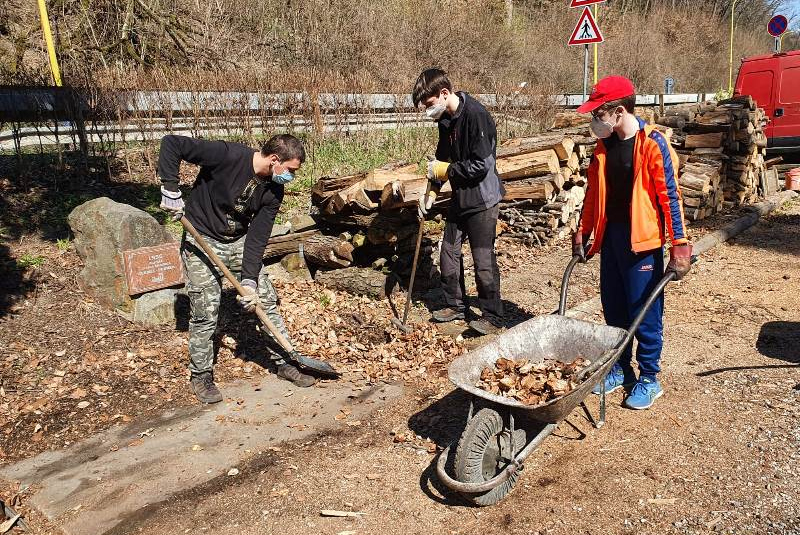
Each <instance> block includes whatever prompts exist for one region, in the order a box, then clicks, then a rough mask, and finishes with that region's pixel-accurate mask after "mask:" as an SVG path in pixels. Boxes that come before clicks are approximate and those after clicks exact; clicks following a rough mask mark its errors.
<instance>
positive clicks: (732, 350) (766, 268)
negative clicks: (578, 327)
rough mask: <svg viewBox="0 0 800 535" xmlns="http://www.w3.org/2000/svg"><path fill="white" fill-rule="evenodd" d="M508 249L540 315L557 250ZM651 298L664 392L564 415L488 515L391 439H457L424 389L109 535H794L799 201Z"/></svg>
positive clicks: (798, 451)
mask: <svg viewBox="0 0 800 535" xmlns="http://www.w3.org/2000/svg"><path fill="white" fill-rule="evenodd" d="M722 222H724V221H722V220H718V221H716V222H711V223H710V226H711V228H713V225H714V224H721V223H722ZM706 230H707V229H705V228H699V227H695V228H694V233H695V234H696V235H697V234H702V233H703V232H705V231H706ZM520 254H521V253H519V252H510V253H508V254H504V255H501V263H502V264H503V265H504V266H505V269H504V278H503V291H504V296H505V298H506V299H508V300H509V301H511V302H514V303H516V304H517V305H519V307H520V308H521V309H524V310H527V311H530V312H535V313H542V312H549V311H550V310H552V308H553V307H554V305H555V303H556V299H557V289H558V281H559V280H560V275H561V270H562V269H563V266H564V265H565V263H566V259H567V257H568V254H569V253H568V251H567V249H566V246H565V245H564V246H562V247H560V248H552V249H549V250H544V251H542V250H540V251H536V252H534V253H530V254H528V256H526V257H521V256H519V255H520ZM596 269H597V262H593V263H591V264H590V265H589V266H586V267H585V269H584V271H583V272H582V273H576V276H577V278H576V281H575V284H574V289H573V291H572V296H573V297H572V300H573V301H579V300H583V299H585V298H587V297H591V296H593V295H594V294H595V292H596V287H595V286H594V285H595V284H596V277H597V275H596ZM667 294H668V295H667V301H666V316H665V339H666V343H665V350H664V356H663V368H664V372H663V374H662V381H663V383H664V386H665V390H666V393H665V395H664V396H663V397H662V398H661V399H660V400H659V401H658V402H657V403H656V404H655V405H654V406H653V408H652V409H650V410H648V411H641V412H635V411H630V410H626V409H624V408H622V406H621V401H622V397H621V394H619V393H615V394H612V395H611V402H610V407H609V417H608V422H607V424H606V425H605V426H604V427H603V428H602V429H599V430H597V429H594V428H592V427H591V426H590V425H589V422H588V420H587V419H586V417H585V416H584V415H583V413H581V412H580V411H576V412H574V413H573V414H572V415H570V416H569V417H568V418H567V420H566V421H565V422H564V423H562V424H561V425H560V426H559V427H558V429H557V430H556V432H555V433H554V435H553V436H552V437H550V438H548V439H547V440H546V441H545V443H544V444H543V445H542V446H541V447H540V448H538V449H537V450H536V451H535V452H534V454H533V455H532V456H531V457H530V459H529V461H528V462H527V463H526V469H525V471H524V473H523V475H522V477H521V479H520V481H519V483H518V484H517V487H516V488H515V489H514V491H513V492H512V493H511V494H510V495H509V496H508V497H507V498H506V499H505V500H503V501H502V502H500V503H499V504H497V505H495V506H492V507H489V508H483V509H478V508H473V507H469V506H466V505H465V504H464V503H463V502H462V501H461V500H460V499H459V498H458V497H457V496H454V495H453V494H451V493H449V492H443V491H442V487H441V485H440V484H439V483H438V482H437V481H436V479H435V477H433V478H431V476H432V474H433V465H432V462H434V461H435V455H434V454H433V453H431V452H430V448H425V447H421V446H419V445H418V444H417V443H416V442H411V443H408V442H403V441H397V439H396V438H395V437H396V436H397V435H398V434H399V435H405V434H408V433H413V434H416V435H418V436H419V437H420V438H422V439H424V438H430V439H431V441H433V442H434V443H436V444H438V445H439V447H440V448H441V447H443V446H445V445H447V444H448V443H449V442H450V441H452V440H454V439H455V438H457V436H458V434H459V428H460V427H461V426H463V418H464V414H465V412H466V403H467V402H466V398H465V396H464V395H462V394H461V393H459V392H454V391H452V388H451V387H450V386H448V385H447V383H445V382H440V383H439V384H433V385H431V384H426V385H425V386H420V387H418V388H413V385H412V387H411V388H408V389H407V391H408V394H407V395H406V396H405V397H404V398H403V399H402V400H400V401H399V402H398V403H397V404H396V405H395V406H393V407H391V408H390V409H386V410H383V411H382V412H379V413H377V414H375V415H374V416H373V418H372V419H371V420H370V421H369V422H365V423H364V425H362V426H359V427H352V428H349V429H346V430H343V431H342V433H341V434H336V435H329V436H320V437H318V438H317V439H316V440H314V441H312V442H310V443H304V444H287V445H286V447H285V448H284V449H282V450H281V451H280V452H279V453H278V454H277V455H273V454H272V453H270V454H269V455H263V456H258V455H256V456H254V457H253V458H252V459H251V460H250V462H249V464H246V465H244V467H243V469H242V472H241V475H240V476H238V477H237V478H235V479H234V478H228V479H224V480H220V481H217V482H215V484H213V485H209V486H207V487H206V488H203V489H197V490H196V491H195V492H192V493H188V494H187V495H186V496H183V497H180V498H176V499H174V500H171V501H169V502H167V503H164V504H161V506H160V507H159V508H157V512H156V513H154V514H152V515H150V516H142V517H141V518H138V519H132V520H131V522H129V523H127V524H126V526H125V527H124V529H121V530H120V533H165V534H171V533H175V534H177V533H206V532H208V533H212V532H213V533H218V534H228V533H230V534H234V533H236V534H249V533H283V534H293V533H297V534H300V533H326V534H327V533H330V534H340V535H344V534H345V533H348V534H351V535H352V534H369V533H386V532H389V531H391V532H403V533H433V532H437V533H452V534H457V533H458V534H463V533H476V534H478V533H496V532H503V533H531V534H536V533H539V534H544V533H548V534H572V533H642V534H645V533H653V534H661V533H681V534H701V533H730V534H734V533H735V534H750V533H770V534H797V533H800V501H799V500H800V468H798V467H799V466H800V463H798V458H800V403H799V402H800V370H799V369H798V364H800V349H798V348H800V314H798V311H800V202H798V201H794V203H793V204H792V205H790V206H788V207H787V208H785V209H784V210H782V211H780V212H778V213H776V214H773V215H772V216H770V217H768V218H766V219H765V220H764V221H763V222H761V223H759V225H757V226H756V227H754V228H752V229H750V230H749V231H747V232H745V233H744V234H742V235H740V236H739V237H738V238H737V239H735V240H734V241H733V242H731V243H728V244H725V245H723V246H721V247H719V248H717V249H715V250H713V251H711V252H709V253H707V254H706V255H704V256H703V258H702V259H701V260H700V262H698V263H697V264H696V265H695V267H694V269H693V271H692V273H691V274H690V276H688V277H687V278H686V279H685V280H684V281H682V282H680V283H678V284H673V285H671V286H670V287H669V288H668V291H667ZM589 407H590V409H592V410H595V409H596V400H594V399H590V400H589ZM322 509H339V510H348V511H357V512H363V513H365V514H364V515H359V516H357V517H354V518H323V517H321V516H320V510H322Z"/></svg>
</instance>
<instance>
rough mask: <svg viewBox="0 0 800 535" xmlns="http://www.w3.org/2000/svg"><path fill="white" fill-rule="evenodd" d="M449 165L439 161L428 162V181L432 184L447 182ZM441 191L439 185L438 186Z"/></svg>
mask: <svg viewBox="0 0 800 535" xmlns="http://www.w3.org/2000/svg"><path fill="white" fill-rule="evenodd" d="M449 167H450V164H449V163H447V162H442V161H440V160H430V161H429V162H428V180H430V181H432V182H447V178H448V177H447V169H448V168H449ZM439 189H441V185H440V186H439Z"/></svg>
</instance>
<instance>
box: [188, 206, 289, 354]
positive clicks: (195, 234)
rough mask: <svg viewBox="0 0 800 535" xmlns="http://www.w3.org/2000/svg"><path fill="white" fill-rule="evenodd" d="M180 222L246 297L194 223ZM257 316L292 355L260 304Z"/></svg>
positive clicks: (240, 285) (257, 307) (286, 343)
mask: <svg viewBox="0 0 800 535" xmlns="http://www.w3.org/2000/svg"><path fill="white" fill-rule="evenodd" d="M180 221H181V224H182V225H183V228H185V229H186V232H188V233H189V234H191V235H192V238H194V240H195V241H196V242H197V245H199V246H200V248H201V249H202V250H203V252H204V253H205V254H206V256H207V257H208V258H209V259H210V260H211V261H212V262H213V263H214V265H215V266H217V268H219V270H220V271H222V274H223V275H224V276H225V278H226V279H228V282H230V283H231V284H233V287H234V288H236V292H237V293H238V294H239V295H241V296H244V287H242V284H241V283H240V282H239V281H238V279H237V278H236V277H235V276H234V274H233V273H231V270H230V269H228V266H226V265H225V264H224V263H223V262H222V260H221V259H220V257H218V256H217V253H215V252H214V250H213V249H211V247H209V246H208V243H206V240H205V239H203V236H202V235H201V234H200V233H199V232H197V229H196V228H194V225H192V223H191V222H190V221H189V220H188V219H186V216H182V217H181V219H180ZM256 316H258V319H260V320H261V323H262V324H264V327H266V328H267V330H268V331H269V332H270V334H271V335H272V336H273V337H274V338H275V339H276V340H277V341H278V343H279V344H280V345H281V347H282V348H283V349H284V350H286V351H287V352H289V353H291V352H292V350H293V348H292V344H291V343H289V340H287V339H286V337H285V336H283V335H282V334H281V332H280V331H279V330H278V328H277V327H275V325H273V323H272V322H271V321H270V320H269V318H268V317H267V313H266V312H264V309H263V308H261V305H258V304H257V305H256Z"/></svg>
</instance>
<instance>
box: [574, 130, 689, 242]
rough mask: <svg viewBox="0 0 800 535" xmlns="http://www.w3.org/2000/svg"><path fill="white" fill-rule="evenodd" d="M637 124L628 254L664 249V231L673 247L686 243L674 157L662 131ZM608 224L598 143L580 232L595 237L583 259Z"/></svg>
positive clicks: (603, 154) (603, 153)
mask: <svg viewBox="0 0 800 535" xmlns="http://www.w3.org/2000/svg"><path fill="white" fill-rule="evenodd" d="M637 119H638V118H637ZM638 121H639V132H637V133H636V141H634V145H633V194H632V195H631V250H632V251H633V252H635V253H641V252H644V251H652V250H653V249H658V248H659V247H663V246H664V243H666V239H665V235H664V227H665V226H666V228H667V231H668V232H669V237H670V241H671V242H672V244H673V245H679V244H683V243H688V241H689V239H688V234H687V232H686V223H685V219H684V217H683V202H682V200H681V190H680V186H679V185H678V161H679V160H678V156H677V154H675V151H674V150H673V149H672V147H670V145H669V142H668V141H667V138H666V137H664V135H663V134H662V133H661V132H659V131H658V130H656V128H655V127H653V126H649V125H647V124H645V122H644V121H643V120H641V119H638ZM612 135H615V134H612ZM606 221H607V218H606V147H605V145H604V144H603V141H602V140H598V142H597V147H596V148H595V150H594V157H593V158H592V163H591V164H590V165H589V185H588V187H587V189H586V198H585V199H584V201H583V212H582V213H581V221H580V226H579V229H578V230H579V232H581V233H582V234H583V235H584V236H587V235H589V234H591V233H592V232H593V233H594V242H593V243H592V246H591V247H590V248H589V251H588V253H587V254H595V253H597V252H598V251H599V250H600V247H601V246H602V244H603V233H604V231H605V227H606Z"/></svg>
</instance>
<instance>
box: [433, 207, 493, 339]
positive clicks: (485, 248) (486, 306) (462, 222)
mask: <svg viewBox="0 0 800 535" xmlns="http://www.w3.org/2000/svg"><path fill="white" fill-rule="evenodd" d="M499 212H500V207H499V206H497V205H495V206H493V207H492V208H488V209H486V210H483V211H481V212H476V213H473V214H469V215H466V216H458V215H455V216H454V214H449V215H448V217H447V223H446V225H445V227H444V239H443V240H442V253H441V257H440V261H439V264H440V265H439V267H440V269H441V271H442V289H443V290H444V298H445V303H446V304H447V306H448V307H450V308H454V309H456V310H460V311H463V310H464V309H465V305H464V299H465V296H466V295H467V290H466V287H465V284H464V258H463V256H462V254H463V253H462V251H461V247H462V245H463V244H464V237H465V236H466V238H467V239H468V240H469V245H470V248H471V249H472V260H473V262H474V264H475V283H476V285H477V286H478V306H479V307H480V309H481V312H482V313H483V317H484V318H486V319H488V320H489V321H491V322H493V323H501V322H502V318H503V302H502V301H501V299H500V269H499V268H498V267H497V256H495V252H494V242H495V234H496V227H497V215H498V214H499Z"/></svg>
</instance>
